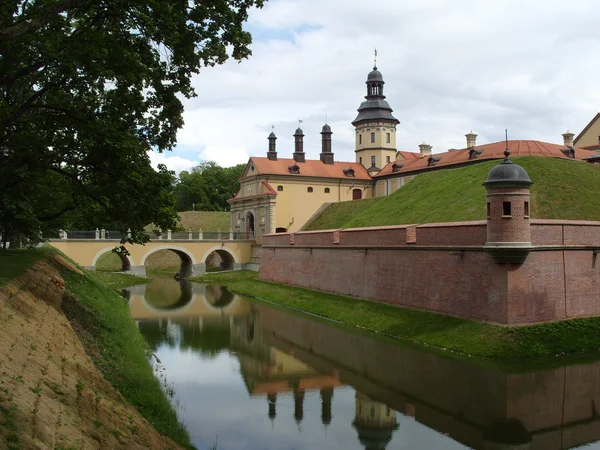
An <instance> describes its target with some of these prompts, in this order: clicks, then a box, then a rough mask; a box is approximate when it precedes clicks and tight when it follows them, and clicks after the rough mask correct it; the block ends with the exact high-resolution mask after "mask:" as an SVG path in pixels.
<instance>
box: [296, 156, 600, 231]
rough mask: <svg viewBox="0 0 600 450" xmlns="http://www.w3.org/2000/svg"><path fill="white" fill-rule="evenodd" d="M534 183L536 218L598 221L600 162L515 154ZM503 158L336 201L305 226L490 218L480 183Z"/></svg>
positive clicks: (439, 171)
mask: <svg viewBox="0 0 600 450" xmlns="http://www.w3.org/2000/svg"><path fill="white" fill-rule="evenodd" d="M514 161H515V162H516V163H517V164H520V165H521V166H523V167H524V168H525V170H527V173H528V174H529V176H530V178H531V179H532V180H533V181H534V182H535V184H534V185H533V186H532V188H531V215H532V217H534V218H536V219H571V220H599V221H600V196H598V195H596V193H595V190H596V186H598V185H600V166H597V165H593V164H586V163H582V162H579V161H572V160H566V159H555V158H541V157H535V156H527V157H521V158H514ZM498 164H499V162H498V161H489V162H482V163H478V164H473V165H471V166H467V167H462V168H458V169H448V170H438V171H435V172H428V173H422V174H420V175H418V176H417V177H416V178H415V179H414V180H412V181H411V182H410V183H408V184H407V185H406V186H404V187H402V188H401V189H399V190H397V191H396V192H394V193H393V194H391V195H389V196H387V197H379V198H376V199H369V200H358V201H351V202H342V203H335V204H333V205H331V206H329V207H328V208H326V209H325V210H324V211H323V212H322V213H321V214H320V215H319V216H318V217H317V218H315V220H313V221H312V222H311V223H310V224H308V225H307V226H306V227H305V229H306V230H324V229H330V228H352V227H368V226H378V225H400V224H408V223H417V224H418V223H435V222H455V221H467V220H484V219H485V204H486V201H485V188H484V187H483V186H482V185H481V184H482V183H483V182H484V181H485V179H486V178H487V174H488V172H489V171H490V169H491V168H492V167H494V166H496V165H498Z"/></svg>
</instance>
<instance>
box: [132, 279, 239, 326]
mask: <svg viewBox="0 0 600 450" xmlns="http://www.w3.org/2000/svg"><path fill="white" fill-rule="evenodd" d="M168 281H171V282H173V280H168ZM185 283H187V285H189V291H187V290H183V289H182V292H181V297H180V298H179V299H178V300H177V301H176V302H174V304H172V305H170V306H168V307H158V306H156V305H152V303H151V302H150V301H149V299H148V298H147V296H146V290H147V285H145V284H142V285H138V286H132V287H130V288H127V291H128V293H129V308H130V311H131V317H132V318H133V319H134V320H147V319H179V318H189V317H196V318H199V320H202V319H203V318H210V317H221V316H229V317H233V316H246V315H248V314H250V310H251V305H250V303H249V302H247V301H244V300H243V299H242V298H241V297H240V296H238V295H235V294H233V293H231V292H229V291H225V292H221V291H220V286H205V285H204V284H200V283H190V282H187V281H186V282H185ZM220 295H227V298H219V297H220Z"/></svg>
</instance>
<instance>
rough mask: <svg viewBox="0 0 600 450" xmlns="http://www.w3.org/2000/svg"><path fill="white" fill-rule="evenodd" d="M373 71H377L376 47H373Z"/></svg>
mask: <svg viewBox="0 0 600 450" xmlns="http://www.w3.org/2000/svg"><path fill="white" fill-rule="evenodd" d="M373 69H377V47H375V57H374V58H373Z"/></svg>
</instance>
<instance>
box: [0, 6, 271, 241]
mask: <svg viewBox="0 0 600 450" xmlns="http://www.w3.org/2000/svg"><path fill="white" fill-rule="evenodd" d="M263 3H264V0H188V1H185V2H184V1H176V0H172V1H163V0H44V1H42V0H38V1H31V0H12V1H11V0H8V1H7V0H0V211H2V213H1V215H0V231H2V232H3V233H2V234H3V236H7V235H8V234H10V233H11V232H15V231H17V232H19V233H20V234H22V235H24V236H27V237H30V238H36V237H37V238H39V237H42V236H47V235H49V234H52V233H53V232H55V231H56V229H57V228H59V227H61V226H63V225H65V224H68V223H70V222H73V220H75V219H74V217H75V218H77V217H79V218H81V217H82V215H86V214H87V213H88V212H89V211H92V212H93V214H94V215H95V216H98V217H102V218H103V220H105V221H106V222H109V223H113V224H115V225H116V226H118V227H119V229H120V230H121V231H123V232H124V231H125V230H126V229H127V228H131V230H132V232H133V234H132V241H135V242H143V241H144V240H145V239H147V236H146V235H145V233H144V232H143V225H145V224H147V223H150V222H153V223H155V224H156V225H158V226H159V227H161V228H162V229H167V228H174V226H175V221H176V213H175V209H174V205H173V199H172V198H171V197H170V196H169V195H168V193H169V189H170V186H171V180H172V174H170V173H168V171H167V170H166V168H164V167H161V168H159V170H158V171H154V170H152V169H151V168H150V161H149V158H148V156H147V152H148V151H149V150H151V149H154V150H158V151H161V152H162V151H165V150H170V149H172V147H173V146H174V144H175V142H176V133H177V130H178V129H179V128H180V127H181V126H182V125H183V120H182V112H183V105H182V102H181V98H189V97H192V96H194V95H195V94H194V90H193V88H192V86H191V81H190V79H191V76H192V75H193V74H195V73H197V72H198V71H199V70H200V68H201V67H205V66H214V65H215V64H222V63H223V62H224V61H225V60H226V59H227V58H228V57H229V56H230V55H231V56H232V57H233V58H235V59H236V60H241V59H243V58H246V57H248V56H249V55H250V54H251V52H250V50H249V44H250V43H251V37H250V34H249V33H248V32H246V31H244V30H243V23H244V22H245V21H246V19H247V17H248V10H249V8H251V7H253V6H257V7H262V5H263Z"/></svg>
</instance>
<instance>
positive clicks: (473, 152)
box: [469, 147, 483, 159]
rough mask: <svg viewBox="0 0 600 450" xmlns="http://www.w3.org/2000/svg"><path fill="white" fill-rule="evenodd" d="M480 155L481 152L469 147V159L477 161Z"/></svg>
mask: <svg viewBox="0 0 600 450" xmlns="http://www.w3.org/2000/svg"><path fill="white" fill-rule="evenodd" d="M482 153H483V150H477V149H476V148H475V147H471V148H470V149H469V159H477V158H478V157H479V155H481V154H482Z"/></svg>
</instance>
